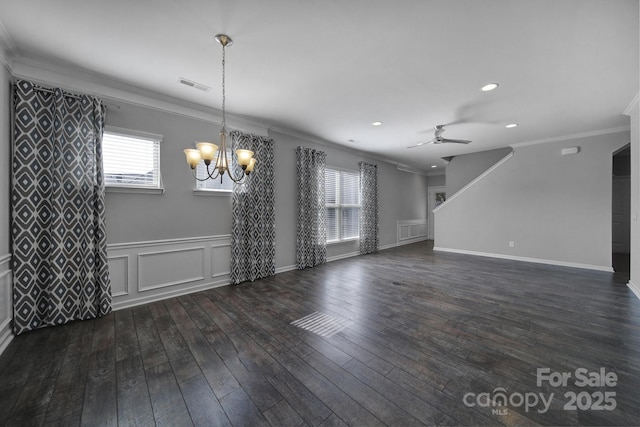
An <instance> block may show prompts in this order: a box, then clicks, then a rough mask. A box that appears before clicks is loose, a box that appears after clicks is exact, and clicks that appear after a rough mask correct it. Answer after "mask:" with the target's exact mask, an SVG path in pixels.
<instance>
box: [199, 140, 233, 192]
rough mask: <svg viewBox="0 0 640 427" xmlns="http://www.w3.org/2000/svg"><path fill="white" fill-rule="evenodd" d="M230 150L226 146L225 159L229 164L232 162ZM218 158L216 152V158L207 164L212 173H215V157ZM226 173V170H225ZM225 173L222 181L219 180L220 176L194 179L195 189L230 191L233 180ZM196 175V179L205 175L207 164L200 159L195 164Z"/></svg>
mask: <svg viewBox="0 0 640 427" xmlns="http://www.w3.org/2000/svg"><path fill="white" fill-rule="evenodd" d="M231 155H232V151H231V149H230V148H227V160H228V161H229V163H230V164H232V160H231ZM217 158H218V154H217V153H216V158H215V159H214V160H213V161H212V162H211V164H210V165H209V171H211V173H212V174H214V173H215V171H214V169H213V168H214V167H215V162H216V159H217ZM227 173H228V172H227ZM227 173H225V174H224V175H223V178H222V182H220V177H218V178H216V179H207V180H206V181H196V189H197V190H203V191H220V192H225V191H226V192H231V191H233V181H232V180H231V178H229V175H227ZM196 176H197V177H198V179H204V178H205V177H207V166H206V165H205V164H204V161H202V160H200V164H198V166H196Z"/></svg>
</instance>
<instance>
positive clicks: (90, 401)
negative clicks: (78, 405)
mask: <svg viewBox="0 0 640 427" xmlns="http://www.w3.org/2000/svg"><path fill="white" fill-rule="evenodd" d="M92 322H95V326H94V330H93V340H92V343H91V353H90V355H89V368H88V372H87V384H86V386H85V392H84V403H83V408H82V409H83V410H82V424H83V425H101V426H116V425H118V404H117V390H116V351H115V331H114V314H113V313H110V314H108V315H106V316H104V317H102V318H99V319H95V320H92Z"/></svg>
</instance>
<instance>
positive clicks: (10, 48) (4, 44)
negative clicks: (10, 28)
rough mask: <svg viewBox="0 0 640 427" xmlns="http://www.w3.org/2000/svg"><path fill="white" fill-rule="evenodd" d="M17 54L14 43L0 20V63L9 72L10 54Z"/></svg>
mask: <svg viewBox="0 0 640 427" xmlns="http://www.w3.org/2000/svg"><path fill="white" fill-rule="evenodd" d="M15 52H17V47H16V43H15V42H14V41H13V39H12V38H11V36H10V35H9V33H8V32H7V29H6V28H5V26H4V24H3V23H2V20H0V63H2V64H3V65H4V66H5V67H6V68H7V69H8V70H9V71H11V69H12V60H11V55H12V53H15Z"/></svg>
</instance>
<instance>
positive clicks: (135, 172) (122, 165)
mask: <svg viewBox="0 0 640 427" xmlns="http://www.w3.org/2000/svg"><path fill="white" fill-rule="evenodd" d="M125 132H127V131H124V130H123V131H113V130H109V129H107V130H105V131H104V135H103V139H102V157H103V169H104V180H105V185H106V186H107V187H131V188H153V189H160V188H162V180H161V178H160V141H161V140H162V137H161V136H158V135H153V136H152V135H145V136H141V134H140V133H135V131H131V133H130V134H128V133H125Z"/></svg>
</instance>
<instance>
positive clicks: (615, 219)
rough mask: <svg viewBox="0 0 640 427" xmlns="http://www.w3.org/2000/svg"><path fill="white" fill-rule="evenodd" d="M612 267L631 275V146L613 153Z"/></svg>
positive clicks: (618, 271)
mask: <svg viewBox="0 0 640 427" xmlns="http://www.w3.org/2000/svg"><path fill="white" fill-rule="evenodd" d="M611 221H612V223H611V266H612V267H613V271H615V272H616V273H617V274H623V275H629V274H630V261H631V255H630V252H631V239H630V237H631V145H626V146H625V147H623V148H621V149H620V150H618V151H616V152H615V153H613V177H612V197H611Z"/></svg>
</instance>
